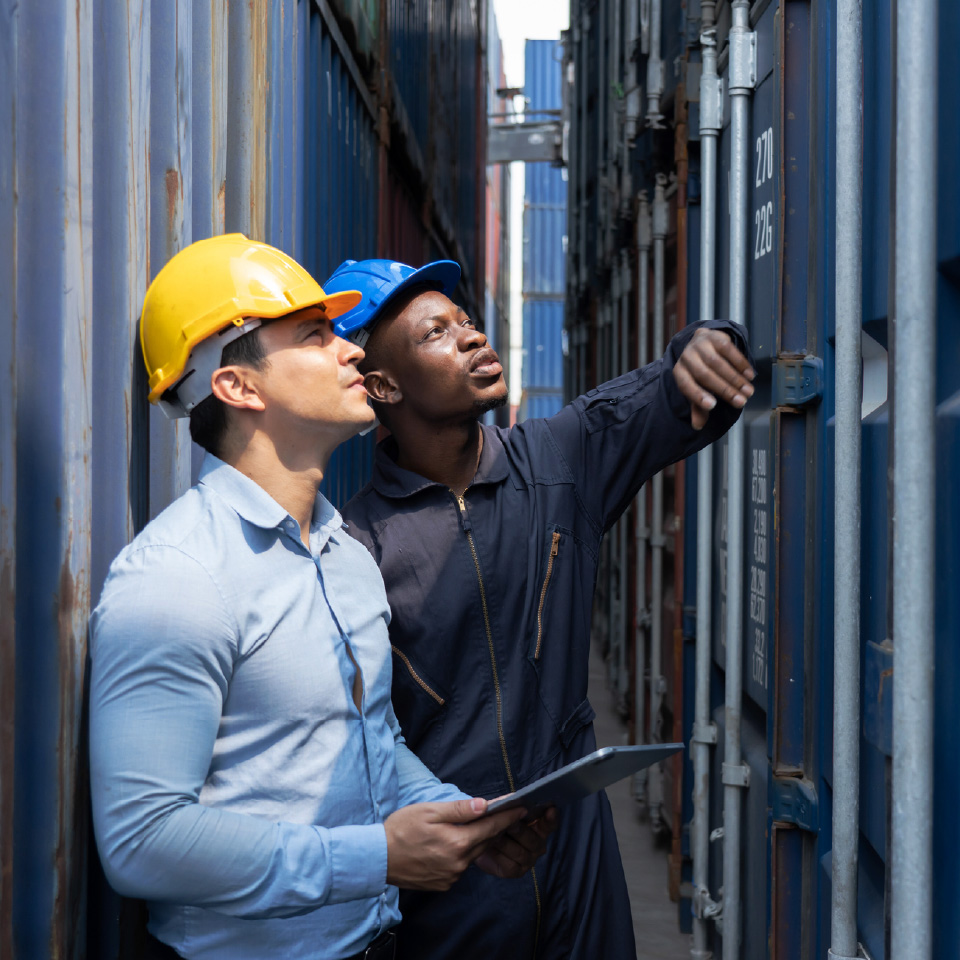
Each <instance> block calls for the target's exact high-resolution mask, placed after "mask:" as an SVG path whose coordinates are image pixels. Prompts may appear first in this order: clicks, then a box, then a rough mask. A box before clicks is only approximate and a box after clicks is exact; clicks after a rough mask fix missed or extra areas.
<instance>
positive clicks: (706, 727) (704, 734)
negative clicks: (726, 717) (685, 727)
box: [690, 723, 717, 744]
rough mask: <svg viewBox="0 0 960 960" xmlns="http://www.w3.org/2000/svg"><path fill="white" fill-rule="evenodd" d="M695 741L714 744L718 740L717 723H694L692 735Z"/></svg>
mask: <svg viewBox="0 0 960 960" xmlns="http://www.w3.org/2000/svg"><path fill="white" fill-rule="evenodd" d="M690 740H691V741H692V742H693V743H706V744H714V743H716V742H717V725H716V724H715V723H705V724H703V726H701V725H700V724H699V723H695V724H694V725H693V735H692V736H691V737H690Z"/></svg>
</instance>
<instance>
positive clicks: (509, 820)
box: [461, 807, 527, 842]
mask: <svg viewBox="0 0 960 960" xmlns="http://www.w3.org/2000/svg"><path fill="white" fill-rule="evenodd" d="M526 815H527V811H526V810H525V809H524V808H523V807H513V808H512V809H510V810H498V811H497V812H496V813H490V814H487V815H486V816H482V817H481V818H480V819H479V820H472V821H471V822H470V823H465V824H463V825H462V827H461V829H463V830H469V831H470V832H471V833H473V835H474V842H477V841H481V840H489V839H490V838H491V837H495V836H497V834H499V833H503V832H504V830H506V829H507V827H509V826H512V825H513V824H514V823H517V822H518V821H520V820H522V819H523V818H524V817H525V816H526Z"/></svg>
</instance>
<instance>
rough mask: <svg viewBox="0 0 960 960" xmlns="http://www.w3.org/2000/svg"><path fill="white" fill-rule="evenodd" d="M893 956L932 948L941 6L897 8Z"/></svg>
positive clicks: (922, 2)
mask: <svg viewBox="0 0 960 960" xmlns="http://www.w3.org/2000/svg"><path fill="white" fill-rule="evenodd" d="M896 63H897V74H896V89H897V105H896V116H897V136H896V220H895V223H896V228H895V229H896V236H895V241H894V243H895V251H896V252H895V261H896V268H895V270H896V300H895V310H894V316H895V317H896V323H895V340H894V372H893V376H894V385H893V418H894V419H893V450H894V452H893V458H894V463H893V675H894V685H893V815H892V827H893V840H892V870H891V883H892V888H893V896H892V907H891V950H890V953H891V956H893V957H910V958H911V960H928V958H930V957H932V956H933V952H932V913H931V903H932V898H931V895H930V892H931V890H932V889H933V721H934V716H933V696H934V690H933V669H934V630H935V622H934V602H935V593H934V560H935V550H936V537H935V530H934V495H935V490H934V487H935V483H934V469H935V466H936V445H935V428H936V416H935V404H936V383H935V379H936V364H935V357H936V354H935V341H936V281H937V273H936V271H937V244H936V237H937V231H936V223H937V2H936V0H910V2H907V0H902V2H900V3H899V4H898V5H897V60H896Z"/></svg>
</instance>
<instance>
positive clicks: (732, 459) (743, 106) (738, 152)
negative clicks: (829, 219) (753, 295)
mask: <svg viewBox="0 0 960 960" xmlns="http://www.w3.org/2000/svg"><path fill="white" fill-rule="evenodd" d="M732 12H733V24H732V26H731V27H730V34H729V45H730V319H731V320H734V321H735V322H737V323H739V324H741V325H743V326H744V327H745V326H746V319H747V230H748V213H747V198H748V193H749V191H748V180H747V178H748V176H749V174H750V170H749V163H748V155H749V149H750V143H749V137H750V95H751V91H752V90H753V88H754V86H756V74H757V68H756V63H757V60H756V52H757V46H756V41H757V36H756V34H755V33H751V32H750V23H749V12H750V5H749V3H748V0H734V2H733V8H732ZM727 437H728V441H727V491H728V493H727V591H726V604H727V611H726V613H727V617H726V638H727V652H726V662H725V669H726V685H725V709H724V718H725V727H726V729H725V739H724V753H723V768H722V770H723V772H722V780H723V785H724V786H723V960H739V958H740V808H741V791H742V790H743V789H744V788H745V787H746V786H747V784H748V782H749V768H748V767H747V766H746V765H744V764H743V762H742V758H741V748H740V720H741V716H740V710H741V699H742V693H743V634H742V629H743V497H744V470H743V451H744V426H743V420H742V418H741V419H740V420H738V421H737V422H736V423H735V424H734V425H733V427H731V429H730V432H729V433H728V434H727Z"/></svg>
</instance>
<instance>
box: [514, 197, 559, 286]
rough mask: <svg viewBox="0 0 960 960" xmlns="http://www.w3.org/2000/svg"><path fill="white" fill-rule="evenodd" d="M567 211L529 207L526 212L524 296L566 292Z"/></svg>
mask: <svg viewBox="0 0 960 960" xmlns="http://www.w3.org/2000/svg"><path fill="white" fill-rule="evenodd" d="M566 231H567V211H566V209H565V208H564V207H548V206H543V207H534V206H527V207H526V209H525V210H524V211H523V292H524V294H531V293H535V294H557V295H558V296H562V295H563V293H564V291H565V289H566Z"/></svg>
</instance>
